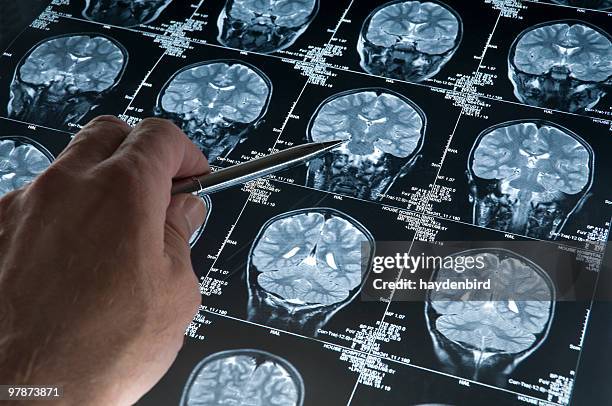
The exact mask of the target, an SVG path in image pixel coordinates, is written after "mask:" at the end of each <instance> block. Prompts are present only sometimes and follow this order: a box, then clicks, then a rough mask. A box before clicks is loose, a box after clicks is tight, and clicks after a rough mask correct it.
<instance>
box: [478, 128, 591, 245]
mask: <svg viewBox="0 0 612 406" xmlns="http://www.w3.org/2000/svg"><path fill="white" fill-rule="evenodd" d="M592 178H593V152H592V149H591V147H590V146H589V145H588V144H587V143H586V142H585V141H584V140H583V139H582V138H580V137H579V136H578V135H576V134H574V133H573V132H571V131H570V130H568V129H566V128H563V127H561V126H559V125H557V124H554V123H552V122H549V121H544V120H521V121H512V122H506V123H502V124H498V125H496V126H493V127H490V128H488V129H486V130H484V131H483V132H482V133H481V134H480V135H479V136H478V138H477V140H476V142H475V144H474V146H473V147H472V150H471V153H470V158H469V163H468V179H469V181H470V185H471V196H470V201H471V202H472V204H473V223H474V224H476V225H479V226H483V227H487V228H493V229H496V230H500V231H507V232H512V233H515V234H520V235H525V236H529V237H534V238H538V239H555V238H556V237H557V235H558V233H559V232H560V231H561V229H562V227H563V225H564V224H565V222H566V221H567V219H568V218H569V217H570V216H571V214H572V213H573V212H574V210H575V209H577V208H579V207H580V206H581V205H582V202H583V200H584V198H585V196H586V194H587V191H588V190H589V188H590V186H591V183H592Z"/></svg>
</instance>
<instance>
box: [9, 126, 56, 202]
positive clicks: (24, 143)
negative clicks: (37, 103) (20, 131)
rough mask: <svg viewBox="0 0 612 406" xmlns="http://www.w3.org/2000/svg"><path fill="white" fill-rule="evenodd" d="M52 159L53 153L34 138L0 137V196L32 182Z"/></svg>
mask: <svg viewBox="0 0 612 406" xmlns="http://www.w3.org/2000/svg"><path fill="white" fill-rule="evenodd" d="M52 161H53V155H51V153H50V152H49V151H47V149H46V148H45V147H43V146H42V145H40V144H39V143H37V142H36V141H34V140H31V139H29V138H27V137H22V136H8V137H0V197H2V196H4V195H5V194H7V193H9V192H12V191H13V190H16V189H19V188H21V187H22V186H25V185H27V184H28V183H30V182H32V181H33V180H34V178H36V177H37V176H38V175H39V174H40V173H41V172H42V171H44V170H45V169H47V168H48V167H49V165H51V162H52Z"/></svg>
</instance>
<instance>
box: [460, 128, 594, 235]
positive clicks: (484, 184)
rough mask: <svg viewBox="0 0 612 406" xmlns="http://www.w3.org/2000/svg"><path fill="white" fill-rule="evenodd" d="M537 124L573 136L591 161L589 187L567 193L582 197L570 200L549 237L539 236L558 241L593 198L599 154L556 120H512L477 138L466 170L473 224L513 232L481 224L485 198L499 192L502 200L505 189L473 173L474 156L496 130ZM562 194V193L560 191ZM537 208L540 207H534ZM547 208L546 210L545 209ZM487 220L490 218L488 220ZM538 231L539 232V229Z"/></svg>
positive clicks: (489, 129) (495, 180)
mask: <svg viewBox="0 0 612 406" xmlns="http://www.w3.org/2000/svg"><path fill="white" fill-rule="evenodd" d="M530 123H532V124H535V126H536V127H537V129H538V131H539V130H540V129H541V128H543V127H552V128H553V129H556V130H558V131H560V132H562V133H563V134H564V135H567V136H569V137H570V138H572V139H573V140H575V141H576V142H577V143H579V144H580V145H581V146H582V147H584V149H585V150H586V151H587V153H588V155H589V158H588V170H589V175H588V181H587V183H586V184H585V186H583V188H582V190H581V191H579V192H578V193H576V194H573V195H570V194H565V195H566V196H578V198H577V199H576V198H574V200H575V201H574V202H573V203H572V201H571V200H570V199H568V200H569V201H570V204H569V205H567V206H568V207H570V210H567V209H566V210H567V211H566V212H561V213H560V215H561V216H562V217H563V218H562V221H561V222H558V223H557V224H556V225H554V224H553V227H552V228H551V230H550V231H549V232H548V234H547V235H539V236H536V237H539V238H544V239H551V240H555V239H557V238H558V234H559V233H560V232H561V230H562V229H563V227H564V226H565V224H566V222H567V220H568V219H569V218H570V217H571V216H572V214H573V213H574V212H575V211H576V210H580V208H581V207H582V205H583V204H584V202H585V201H586V199H588V197H589V193H588V192H589V190H590V189H591V187H592V184H593V180H594V165H595V154H594V151H593V149H592V147H591V146H590V145H589V144H588V143H587V142H586V141H585V140H584V139H583V138H582V137H580V136H579V135H577V134H576V133H574V132H573V131H571V130H569V129H567V128H565V127H563V126H561V125H559V124H557V123H554V122H552V121H548V120H543V119H519V120H511V121H505V122H502V123H498V124H495V125H493V126H490V127H488V128H486V129H484V130H483V131H481V132H480V134H479V135H478V136H477V137H476V139H475V141H474V143H473V144H472V147H471V149H470V152H469V155H468V160H467V170H466V176H467V179H468V183H469V185H470V196H469V201H470V202H471V203H472V205H473V206H472V223H473V224H475V225H480V226H484V227H487V228H492V229H494V230H499V231H506V232H508V231H510V230H503V229H499V228H496V227H495V226H490V225H488V223H487V225H483V224H481V223H482V221H481V219H480V217H479V213H481V212H482V211H483V210H479V207H478V205H479V204H484V205H486V204H487V203H486V202H485V201H484V199H486V198H487V196H491V195H493V194H496V193H499V194H500V195H501V196H502V197H503V195H502V190H501V180H498V179H491V180H489V179H482V178H480V177H478V176H477V175H476V174H474V170H473V162H474V154H475V151H476V149H477V148H478V146H479V145H480V142H481V140H482V139H483V138H484V137H485V136H486V135H488V134H490V133H492V132H493V131H495V130H498V129H500V128H505V127H511V126H514V125H517V124H530ZM559 193H562V192H559ZM527 203H531V202H523V203H521V202H519V205H521V204H527ZM536 203H537V204H540V203H556V202H554V201H553V202H536ZM534 208H537V207H534ZM544 208H546V207H544ZM485 220H486V219H485ZM528 220H529V219H526V222H525V227H527V225H528V224H527V221H528ZM536 231H537V230H536ZM518 234H521V235H526V236H532V237H533V235H529V234H524V233H522V232H521V233H518Z"/></svg>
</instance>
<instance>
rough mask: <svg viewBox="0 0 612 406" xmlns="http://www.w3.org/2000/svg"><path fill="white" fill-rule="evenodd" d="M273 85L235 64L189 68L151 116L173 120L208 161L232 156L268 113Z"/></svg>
mask: <svg viewBox="0 0 612 406" xmlns="http://www.w3.org/2000/svg"><path fill="white" fill-rule="evenodd" d="M271 95H272V82H271V81H270V79H269V78H268V77H267V76H266V75H265V74H264V73H263V72H261V71H260V70H259V69H257V68H255V67H254V66H251V65H249V64H247V63H244V62H240V61H235V60H215V61H206V62H200V63H197V64H194V65H189V66H187V67H185V68H183V69H181V70H179V71H178V72H176V73H175V74H174V75H173V76H172V77H171V78H170V80H169V81H168V82H167V83H166V84H165V85H164V87H163V88H162V90H161V92H160V94H159V96H158V97H157V106H156V108H155V115H156V116H159V117H163V118H167V119H170V120H172V121H174V122H175V123H176V124H177V125H178V126H179V127H181V129H182V130H183V131H184V132H185V133H186V134H187V135H188V136H189V138H190V139H191V141H193V142H194V144H196V145H197V146H198V147H199V148H200V149H201V150H202V152H204V154H205V155H206V156H207V157H208V160H209V161H210V162H212V161H214V160H215V159H217V158H218V157H220V156H225V155H227V154H228V153H229V152H231V151H232V150H233V149H234V148H235V147H236V145H238V143H240V142H242V141H244V139H245V138H246V136H247V135H248V134H249V133H250V132H251V131H252V130H253V129H255V128H256V127H257V126H258V125H259V123H260V122H261V121H262V118H263V116H264V115H265V114H266V111H267V109H268V105H269V104H270V97H271Z"/></svg>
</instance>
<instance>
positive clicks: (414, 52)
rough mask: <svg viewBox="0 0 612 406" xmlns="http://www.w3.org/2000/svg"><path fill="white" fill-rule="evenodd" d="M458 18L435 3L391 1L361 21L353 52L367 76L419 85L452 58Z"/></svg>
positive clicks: (456, 44) (459, 33)
mask: <svg viewBox="0 0 612 406" xmlns="http://www.w3.org/2000/svg"><path fill="white" fill-rule="evenodd" d="M462 25H463V24H462V22H461V17H459V15H458V14H457V13H456V12H455V11H454V10H453V9H451V8H450V7H449V6H447V5H446V4H444V3H441V2H438V1H403V0H400V1H393V2H390V3H386V4H383V5H382V6H380V7H378V8H377V9H375V10H374V11H373V12H372V13H371V14H370V15H369V16H368V18H367V19H366V20H365V22H364V24H363V28H362V29H361V33H360V35H359V41H358V45H357V50H358V51H359V55H360V57H361V67H362V68H363V70H365V71H366V72H368V73H371V74H373V75H380V76H384V77H388V78H393V79H400V80H406V81H411V82H420V81H422V80H425V79H429V78H431V77H432V76H434V75H435V74H437V73H438V72H439V71H440V69H442V67H443V66H444V64H446V63H447V62H448V61H449V60H450V58H451V57H452V56H453V55H454V54H455V52H456V51H457V48H458V47H459V43H460V42H461V37H462V30H463V28H462Z"/></svg>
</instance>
